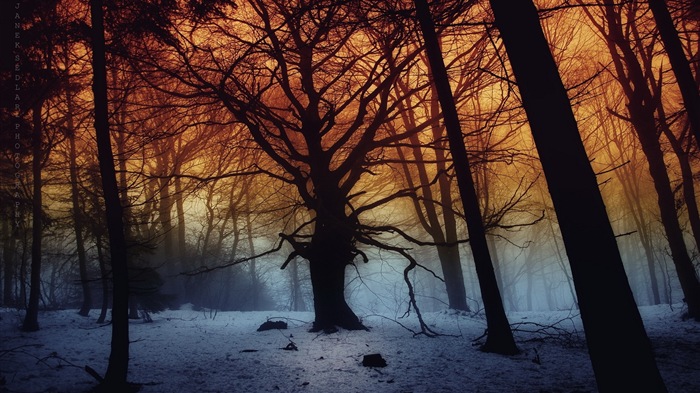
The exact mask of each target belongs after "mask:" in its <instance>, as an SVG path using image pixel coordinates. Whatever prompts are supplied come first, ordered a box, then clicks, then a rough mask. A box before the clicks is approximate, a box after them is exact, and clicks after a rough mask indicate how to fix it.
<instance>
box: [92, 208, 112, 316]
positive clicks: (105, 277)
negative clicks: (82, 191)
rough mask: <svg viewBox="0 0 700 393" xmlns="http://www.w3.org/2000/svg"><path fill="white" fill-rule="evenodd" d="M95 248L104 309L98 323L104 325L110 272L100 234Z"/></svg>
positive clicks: (102, 308)
mask: <svg viewBox="0 0 700 393" xmlns="http://www.w3.org/2000/svg"><path fill="white" fill-rule="evenodd" d="M96 206H97V205H96ZM95 248H97V260H98V261H99V264H100V277H101V280H100V282H101V283H102V307H100V316H99V317H98V318H97V323H104V322H105V319H106V318H107V310H108V309H109V270H108V269H107V263H106V262H105V256H104V252H103V250H102V235H99V234H98V235H97V236H96V237H95Z"/></svg>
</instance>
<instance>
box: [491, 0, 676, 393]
mask: <svg viewBox="0 0 700 393" xmlns="http://www.w3.org/2000/svg"><path fill="white" fill-rule="evenodd" d="M490 4H491V8H492V10H493V13H494V16H495V24H496V27H497V28H498V30H499V32H500V33H501V38H502V40H503V42H504V44H505V48H506V52H507V54H508V59H509V62H510V65H511V68H512V69H513V74H514V76H515V79H516V81H517V85H518V90H519V92H520V96H521V99H522V101H523V107H524V109H525V112H526V114H527V117H528V120H529V123H530V129H531V132H532V136H533V138H534V140H535V144H536V147H537V151H538V153H539V156H540V161H541V162H542V167H543V170H544V174H545V178H546V180H547V185H548V187H549V192H550V195H551V198H552V202H553V204H554V208H555V211H556V213H557V217H558V219H559V227H560V230H561V233H562V236H563V238H564V245H565V248H566V252H567V255H568V257H569V264H570V265H571V272H572V276H573V280H574V284H575V287H576V293H577V296H578V302H579V307H580V310H581V319H582V320H583V325H584V329H585V333H586V342H587V345H588V351H589V354H590V357H591V363H592V365H593V371H594V373H595V376H596V381H597V384H598V388H599V390H600V391H601V392H615V391H619V389H620V387H624V389H626V390H630V391H654V392H665V391H666V387H665V385H664V382H663V380H662V379H661V375H660V374H659V371H658V368H657V366H656V362H655V360H654V356H653V353H652V349H651V343H650V342H649V338H648V337H647V335H646V332H645V330H644V326H643V323H642V319H641V316H640V315H639V311H638V310H637V307H636V304H635V301H634V298H633V296H632V291H631V289H630V287H629V283H628V282H627V277H626V275H625V271H624V267H623V265H622V259H621V257H620V252H619V250H618V248H617V243H616V241H615V234H614V233H613V230H612V227H611V225H610V221H609V219H608V216H607V212H606V208H605V205H604V203H603V199H602V197H601V195H600V190H599V189H598V182H597V179H596V175H595V173H594V172H593V169H592V168H591V165H590V163H589V160H588V157H587V155H586V151H585V150H584V147H583V143H582V142H581V137H580V135H579V132H578V126H577V124H576V119H575V118H574V115H573V112H572V109H571V104H570V102H569V98H568V96H567V93H566V89H565V88H564V85H563V83H562V81H561V78H560V76H559V72H558V69H557V65H556V63H555V62H554V59H553V57H552V54H551V52H550V50H549V46H548V44H547V41H546V39H545V37H544V34H543V33H542V28H541V26H540V24H539V17H538V14H537V9H536V8H535V6H534V4H533V3H532V2H530V1H528V2H524V1H519V2H509V1H504V0H491V1H490ZM592 245H595V247H593V246H592ZM610 342H614V343H615V349H614V350H611V349H610V347H609V343H610ZM620 365H625V367H624V368H623V367H620Z"/></svg>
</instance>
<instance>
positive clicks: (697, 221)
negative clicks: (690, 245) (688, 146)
mask: <svg viewBox="0 0 700 393" xmlns="http://www.w3.org/2000/svg"><path fill="white" fill-rule="evenodd" d="M657 110H658V113H659V126H660V127H661V131H662V132H663V134H664V135H665V136H666V138H667V139H668V142H669V143H670V144H671V148H672V149H673V152H674V153H675V154H676V158H677V159H678V167H679V168H680V170H681V181H682V183H681V185H682V188H683V200H684V201H685V207H686V209H687V210H688V221H689V222H690V229H691V233H692V234H693V238H694V239H695V245H696V247H698V249H700V212H699V210H698V203H697V200H696V199H695V180H694V179H693V168H692V167H691V165H690V159H689V157H688V153H687V152H686V150H685V149H683V145H682V142H681V140H679V139H678V138H676V135H674V134H673V131H671V128H670V127H669V124H668V121H667V120H666V111H665V110H664V107H663V105H661V104H659V106H658V108H657Z"/></svg>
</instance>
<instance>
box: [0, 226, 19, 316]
mask: <svg viewBox="0 0 700 393" xmlns="http://www.w3.org/2000/svg"><path fill="white" fill-rule="evenodd" d="M12 232H13V231H11V230H10V220H9V218H8V219H7V220H3V221H2V233H3V244H2V263H3V277H2V278H3V281H4V285H3V287H2V291H3V296H2V302H3V305H4V306H5V307H12V306H14V305H15V303H16V299H15V293H14V292H15V285H14V284H15V281H14V278H15V275H16V273H15V238H14V234H13V233H12Z"/></svg>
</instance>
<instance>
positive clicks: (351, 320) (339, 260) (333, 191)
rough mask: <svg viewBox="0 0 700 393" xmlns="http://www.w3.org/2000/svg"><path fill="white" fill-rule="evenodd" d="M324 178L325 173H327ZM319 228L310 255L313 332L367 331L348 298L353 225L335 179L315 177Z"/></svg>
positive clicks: (352, 248) (312, 239)
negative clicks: (347, 282)
mask: <svg viewBox="0 0 700 393" xmlns="http://www.w3.org/2000/svg"><path fill="white" fill-rule="evenodd" d="M324 177H325V176H324ZM315 184H316V188H317V200H318V206H317V208H316V227H315V229H314V234H313V236H312V238H311V245H310V250H309V252H308V255H307V259H308V260H309V271H310V273H311V285H312V287H313V294H314V312H315V314H316V319H315V321H314V323H313V327H312V329H311V331H312V332H319V331H324V332H326V333H331V332H335V331H336V330H337V329H336V326H337V327H341V328H343V329H347V330H366V328H365V326H364V325H363V324H362V323H361V322H360V320H359V318H357V316H356V315H355V313H354V312H353V311H352V310H351V309H350V306H348V304H347V302H346V301H345V267H346V266H347V265H349V264H351V263H352V261H353V259H354V254H353V252H354V240H353V236H354V234H353V232H354V231H353V228H354V224H353V222H352V220H351V219H350V218H348V217H347V216H346V215H345V199H344V198H343V197H341V196H340V190H338V189H337V187H334V186H333V184H332V180H330V179H329V178H328V177H325V179H323V181H322V180H321V179H316V182H315Z"/></svg>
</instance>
